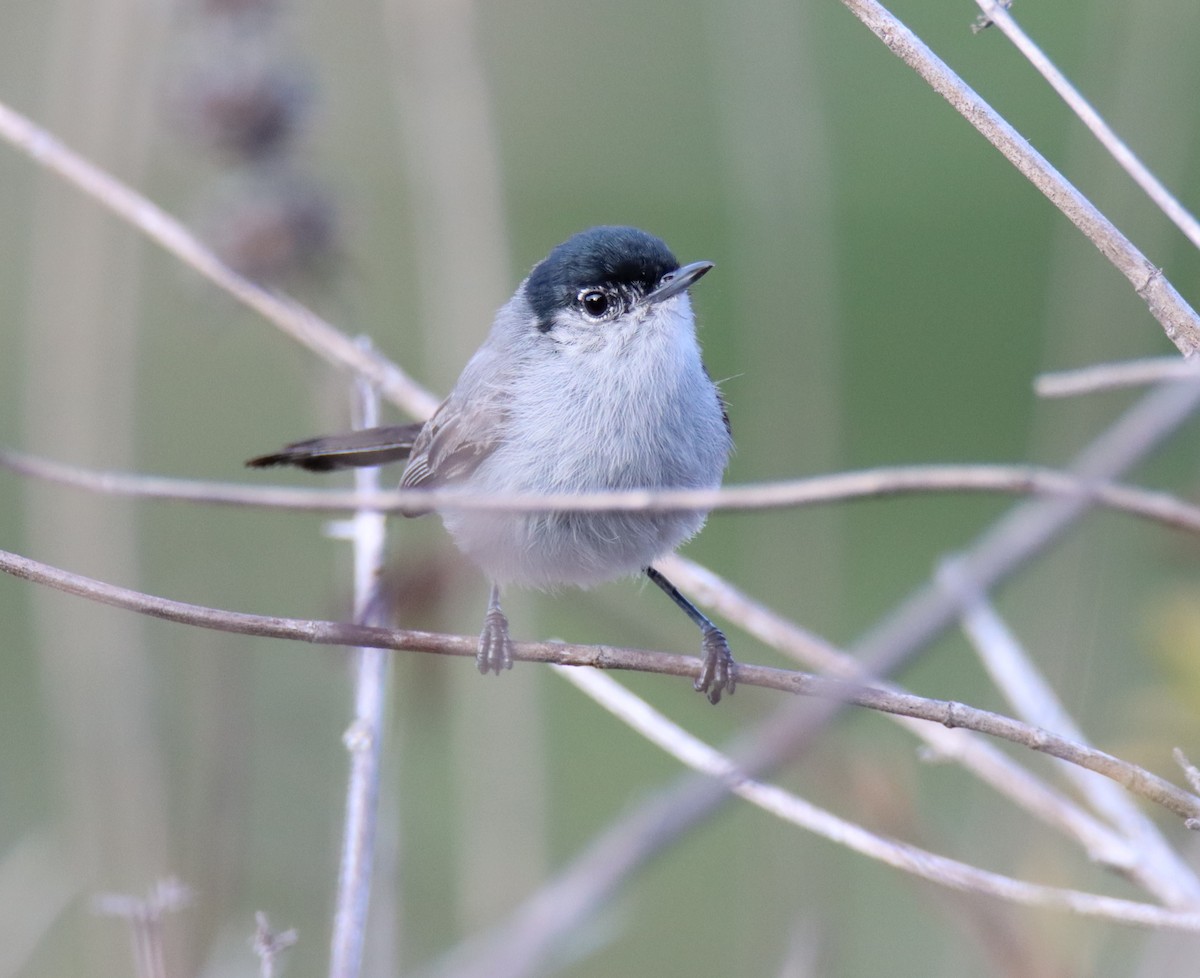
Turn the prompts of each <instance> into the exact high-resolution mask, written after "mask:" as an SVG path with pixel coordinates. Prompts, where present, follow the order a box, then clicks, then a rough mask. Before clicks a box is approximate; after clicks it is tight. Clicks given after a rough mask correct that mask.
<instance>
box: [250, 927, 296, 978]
mask: <svg viewBox="0 0 1200 978" xmlns="http://www.w3.org/2000/svg"><path fill="white" fill-rule="evenodd" d="M297 939H298V938H297V935H296V931H295V930H294V929H288V930H285V931H283V932H282V933H279V934H276V933H274V932H273V931H272V930H271V921H270V920H268V919H267V915H266V914H265V913H263V912H262V911H261V910H260V911H259V912H258V913H256V914H255V915H254V937H253V939H252V940H251V942H250V946H251V947H252V948H253V949H254V953H255V955H256V956H257V957H258V974H259V978H276V976H277V975H278V974H279V972H280V966H279V960H280V958H281V957H282V956H283V952H284V951H286V950H287V949H288V948H290V947H294V946H295V944H296V941H297Z"/></svg>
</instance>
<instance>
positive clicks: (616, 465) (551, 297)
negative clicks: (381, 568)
mask: <svg viewBox="0 0 1200 978" xmlns="http://www.w3.org/2000/svg"><path fill="white" fill-rule="evenodd" d="M713 267H714V266H713V263H712V262H708V261H696V262H692V263H690V264H687V265H682V266H681V265H680V264H679V262H678V261H677V260H676V258H675V256H674V254H673V253H672V252H671V250H670V249H669V248H668V247H667V245H666V244H665V243H664V242H663V241H662V240H661V239H659V238H657V237H655V236H654V235H652V234H649V233H648V232H646V231H642V230H639V229H637V228H633V227H623V226H600V227H593V228H589V229H587V230H585V231H581V232H579V233H577V234H575V235H573V236H572V237H570V238H568V239H567V240H566V241H564V242H562V243H561V244H559V245H557V246H556V247H555V248H553V249H552V250H551V251H550V253H549V254H548V255H547V256H546V258H544V259H543V260H542V261H540V262H538V263H537V264H536V265H535V266H534V267H533V269H532V270H531V271H530V273H529V275H528V276H527V277H526V278H525V279H524V280H523V281H522V282H521V283H520V284H519V285H518V287H517V289H516V292H515V293H514V294H513V296H512V298H511V299H510V300H509V301H508V302H507V303H505V305H503V306H502V307H501V308H500V310H499V311H498V312H497V313H496V317H495V320H494V321H493V324H492V327H491V330H490V332H489V333H488V335H487V337H486V339H485V340H484V342H483V344H482V345H481V346H480V347H479V349H478V350H477V351H476V352H475V354H474V355H473V356H472V357H471V359H470V360H469V361H468V363H467V365H466V367H465V368H464V369H463V371H462V374H461V375H460V377H459V379H458V381H457V382H456V383H455V385H454V388H453V389H452V391H451V393H450V395H449V396H448V397H447V398H446V399H445V401H443V402H442V404H441V405H440V406H439V407H438V408H437V410H436V411H435V412H434V413H433V415H432V416H431V417H430V418H429V419H428V420H427V421H425V422H424V423H418V424H406V425H391V426H385V427H380V428H370V429H365V430H359V431H355V432H351V433H348V434H342V435H331V436H322V437H318V438H310V439H306V440H304V441H299V442H294V443H292V444H290V445H287V446H285V447H284V448H283V449H281V450H280V451H278V452H274V453H272V454H269V455H261V456H258V457H256V458H253V459H250V460H249V461H248V462H247V463H246V464H247V465H249V466H252V467H257V468H262V467H267V466H274V465H294V466H299V467H301V468H304V469H308V470H310V471H317V472H327V471H333V470H337V469H342V468H349V467H353V466H360V465H376V464H382V463H384V462H392V461H400V460H403V459H407V465H406V467H405V469H404V472H403V474H402V476H401V478H400V488H401V489H438V488H455V489H462V490H465V491H467V492H468V493H470V494H471V495H479V496H484V497H486V496H491V495H505V496H508V495H512V494H559V493H587V492H600V491H610V490H626V489H629V490H633V489H643V490H647V489H648V490H656V489H660V490H670V489H715V488H717V487H718V486H719V485H720V484H721V479H722V476H723V474H724V471H725V468H726V466H727V464H728V460H729V457H730V454H731V452H732V450H733V438H732V431H731V428H730V423H729V415H728V413H727V411H726V405H725V400H724V398H723V396H722V394H721V392H720V390H719V389H718V387H717V385H716V384H715V383H714V382H713V380H712V378H711V377H710V375H709V373H708V371H707V369H706V368H705V366H704V363H703V360H702V358H701V351H700V346H699V341H698V338H697V335H696V321H695V316H694V314H693V311H692V306H691V302H690V299H689V295H688V290H689V289H690V287H691V286H693V285H694V284H695V283H696V282H697V281H699V279H700V278H702V277H703V276H704V275H706V274H707V273H708V272H709V271H711V270H712V268H713ZM439 515H440V516H441V519H442V522H443V524H444V526H445V528H446V530H447V531H448V532H449V534H450V536H451V538H452V539H453V540H454V542H455V544H456V545H457V546H458V548H459V549H460V550H461V551H462V552H463V553H465V554H466V556H467V557H468V558H470V560H472V561H473V562H474V563H475V564H476V565H477V566H478V567H480V568H481V569H482V571H483V572H484V574H485V575H486V576H487V578H488V580H489V582H490V585H491V589H490V595H489V601H488V608H487V613H486V615H485V618H484V625H483V629H482V630H481V632H480V636H479V642H478V648H477V655H476V663H477V666H478V668H479V671H480V672H482V673H484V674H486V673H488V672H494V673H496V674H499V673H500V672H501V671H503V670H505V669H509V668H511V667H512V657H513V648H512V639H511V637H510V634H509V623H508V619H507V617H506V616H505V614H504V612H503V610H502V608H501V604H500V593H501V587H502V586H507V585H515V586H523V587H532V588H536V589H541V590H554V589H557V588H559V587H561V586H564V585H566V586H574V587H580V588H588V587H591V586H592V585H595V584H600V583H602V582H605V581H610V580H615V579H617V578H621V577H627V576H632V575H635V574H645V575H646V577H648V578H649V580H651V581H653V582H654V584H655V585H657V586H658V587H659V588H660V589H662V590H663V591H664V592H665V593H666V594H667V596H668V597H670V598H671V600H672V601H673V602H674V603H675V604H676V605H677V606H678V607H679V608H680V609H682V610H683V611H684V613H685V614H686V615H687V616H688V618H689V619H691V621H692V622H693V623H694V624H695V625H696V626H697V627H698V628H699V629H700V633H701V651H702V659H703V661H702V667H701V670H700V673H699V675H698V676H697V678H696V680H695V683H694V685H695V688H696V689H697V690H698V691H700V692H702V693H704V694H706V696H707V698H708V700H709V701H710V702H712V703H714V704H716V703H717V702H719V701H720V699H721V697H722V695H723V694H732V693H733V691H734V689H735V687H736V663H735V661H734V658H733V655H732V653H731V652H730V649H729V643H728V641H727V640H726V638H725V635H724V633H723V632H722V631H721V629H720V628H718V627H717V626H716V625H715V624H714V623H713V622H712V621H711V620H710V619H709V618H708V617H707V616H705V615H704V614H703V613H702V612H701V611H700V610H699V609H698V608H697V607H696V606H695V605H693V604H692V603H691V602H690V601H689V600H688V599H687V598H686V597H684V595H683V594H682V593H680V591H679V590H678V589H677V588H676V587H675V586H674V585H673V584H672V583H671V582H670V581H669V580H668V579H667V578H666V577H665V576H664V575H663V574H662V572H661V571H659V570H658V569H657V568H656V567H655V566H654V564H655V562H656V561H657V560H660V559H661V558H663V557H664V556H667V555H669V554H671V553H673V552H674V551H675V550H676V549H677V548H678V547H679V546H680V545H681V544H683V543H684V542H685V541H687V540H688V539H690V538H691V537H692V536H694V535H695V534H696V533H697V532H698V531H699V530H700V528H701V527H702V526H703V525H704V522H705V520H706V518H707V515H708V514H707V512H706V511H703V510H674V511H655V512H650V511H640V512H633V511H625V512H612V511H610V512H597V511H587V512H572V511H545V512H519V513H518V512H499V511H494V510H493V511H488V510H483V509H465V508H458V509H452V508H443V509H441V510H440V511H439Z"/></svg>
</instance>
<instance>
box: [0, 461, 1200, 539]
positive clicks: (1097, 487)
mask: <svg viewBox="0 0 1200 978" xmlns="http://www.w3.org/2000/svg"><path fill="white" fill-rule="evenodd" d="M0 467H2V468H7V469H9V470H10V471H13V472H17V473H20V474H22V475H27V476H31V477H33V478H38V479H43V480H45V481H49V482H55V483H58V484H60V485H66V486H73V487H75V488H79V489H86V490H88V491H91V492H101V493H106V494H110V495H117V496H131V497H136V498H150V499H164V500H171V501H183V502H199V503H206V504H210V505H217V506H265V507H270V508H272V509H295V510H304V511H317V512H324V511H330V510H334V511H339V510H355V509H357V510H369V511H371V512H378V513H395V512H409V513H411V512H413V511H416V510H432V509H449V508H458V509H481V510H492V511H499V512H529V511H535V510H573V511H577V512H587V511H595V510H619V511H641V510H667V509H711V510H763V509H787V508H799V507H802V506H815V505H820V504H824V503H837V502H850V501H853V500H856V499H872V498H879V497H887V496H906V495H915V494H922V493H933V492H949V493H962V492H968V493H1007V494H1026V493H1030V494H1038V495H1045V496H1058V497H1063V498H1080V499H1088V500H1090V501H1093V502H1095V503H1096V504H1098V505H1100V506H1104V507H1107V508H1109V509H1113V510H1117V511H1118V512H1123V513H1126V514H1128V515H1130V516H1137V517H1141V518H1143V519H1148V520H1152V521H1154V522H1156V523H1160V524H1162V525H1164V526H1167V527H1170V528H1171V529H1176V530H1186V531H1187V532H1189V533H1200V507H1197V506H1193V505H1191V504H1190V503H1187V502H1185V501H1183V500H1181V499H1179V498H1178V497H1177V496H1172V495H1171V494H1170V493H1164V492H1157V491H1154V490H1150V489H1142V488H1139V487H1136V486H1123V485H1116V484H1112V483H1101V484H1095V483H1091V482H1085V481H1083V480H1081V479H1079V478H1076V477H1074V476H1072V475H1071V474H1070V473H1068V472H1063V471H1060V470H1057V469H1047V468H1042V467H1040V466H1032V465H908V466H897V467H890V468H879V469H864V470H862V471H859V472H838V473H834V474H832V475H822V476H815V477H810V478H807V479H789V480H783V481H779V482H761V483H755V484H753V485H745V486H725V487H723V488H720V489H687V490H679V489H673V490H653V491H651V490H633V491H627V490H622V491H614V492H590V493H578V494H568V493H559V494H554V495H529V494H521V495H488V496H471V495H469V494H466V493H463V492H456V491H453V490H447V491H430V490H414V489H410V490H403V491H401V490H394V491H390V492H380V491H373V492H370V493H365V492H362V491H359V490H353V491H351V490H338V489H293V488H285V487H281V486H261V487H260V486H248V485H245V484H242V483H228V482H208V481H205V480H200V479H175V478H170V477H165V476H148V475H137V474H133V473H122V472H100V471H96V470H94V469H85V468H81V467H78V466H73V465H66V464H64V463H62V462H55V461H52V460H49V459H43V458H38V457H37V456H34V455H26V454H23V453H21V452H13V451H9V450H7V449H0Z"/></svg>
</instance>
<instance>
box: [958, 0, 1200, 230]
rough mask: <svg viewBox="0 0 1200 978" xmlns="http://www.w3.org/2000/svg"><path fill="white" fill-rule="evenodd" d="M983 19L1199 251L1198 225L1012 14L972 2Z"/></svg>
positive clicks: (987, 2) (988, 1)
mask: <svg viewBox="0 0 1200 978" xmlns="http://www.w3.org/2000/svg"><path fill="white" fill-rule="evenodd" d="M975 2H976V4H977V5H978V6H979V9H980V10H982V11H983V16H984V17H985V18H986V20H987V22H988V23H989V24H993V25H995V26H996V27H998V28H999V29H1000V31H1001V32H1002V33H1003V34H1004V36H1005V37H1007V38H1008V39H1009V40H1010V41H1012V42H1013V44H1014V45H1015V46H1016V48H1017V50H1018V51H1020V52H1021V53H1022V54H1023V55H1025V58H1026V59H1027V60H1028V61H1029V63H1030V64H1031V65H1033V67H1034V68H1035V69H1036V70H1037V72H1038V74H1040V75H1041V76H1042V77H1043V78H1044V79H1046V81H1047V82H1049V84H1050V87H1051V88H1053V89H1054V90H1055V91H1056V92H1058V94H1059V96H1060V97H1061V98H1062V100H1063V101H1064V102H1066V103H1067V105H1068V106H1069V107H1070V109H1071V111H1072V112H1074V113H1075V114H1076V115H1077V116H1079V118H1080V120H1081V121H1082V122H1083V124H1084V125H1085V126H1087V127H1088V129H1089V130H1091V132H1092V135H1094V136H1095V137H1096V139H1097V140H1099V141H1100V145H1101V146H1103V147H1104V148H1105V149H1106V150H1108V153H1109V155H1110V156H1112V158H1113V159H1114V160H1116V161H1117V164H1118V165H1119V166H1120V167H1121V169H1123V170H1124V171H1125V172H1126V173H1128V174H1129V175H1130V176H1131V177H1132V178H1133V181H1134V183H1136V184H1137V185H1138V186H1139V187H1141V188H1142V190H1143V191H1144V192H1145V193H1146V196H1148V197H1149V198H1150V199H1151V200H1152V201H1153V202H1154V203H1155V205H1156V206H1157V207H1158V208H1159V210H1161V211H1162V212H1163V213H1164V214H1166V215H1167V217H1168V218H1170V220H1171V222H1172V223H1173V224H1174V225H1175V226H1176V227H1177V228H1179V230H1180V231H1182V232H1183V233H1184V235H1185V236H1186V237H1187V239H1188V240H1189V241H1190V242H1191V243H1192V245H1193V247H1196V248H1200V223H1198V222H1197V221H1196V219H1195V218H1194V217H1193V216H1192V215H1191V214H1190V213H1189V212H1188V210H1187V208H1185V207H1184V206H1183V205H1182V204H1181V203H1180V202H1179V200H1178V199H1177V198H1176V197H1175V195H1174V194H1172V193H1171V192H1170V191H1169V190H1168V189H1167V188H1166V187H1165V186H1163V184H1162V182H1161V181H1160V180H1159V179H1158V178H1157V177H1156V176H1155V175H1154V174H1153V173H1151V172H1150V170H1149V169H1147V168H1146V166H1145V165H1144V164H1143V163H1142V161H1141V160H1139V159H1138V158H1137V156H1136V155H1135V154H1134V152H1133V150H1131V149H1130V148H1129V146H1128V145H1127V144H1126V143H1125V141H1124V140H1123V139H1121V137H1120V136H1118V135H1117V134H1116V133H1115V132H1114V131H1113V129H1112V127H1111V126H1109V124H1108V123H1107V122H1105V121H1104V119H1103V118H1102V117H1101V116H1100V113H1099V112H1097V111H1096V110H1095V109H1094V108H1092V106H1091V104H1090V103H1089V102H1088V100H1087V99H1085V98H1084V97H1083V94H1082V93H1081V92H1080V91H1079V89H1077V88H1076V87H1075V86H1074V85H1072V84H1071V82H1070V81H1068V80H1067V77H1066V75H1064V74H1063V73H1062V72H1061V71H1059V70H1058V68H1057V66H1056V65H1055V64H1054V62H1053V61H1051V60H1050V59H1049V58H1048V57H1047V56H1046V54H1045V52H1044V51H1042V49H1041V48H1039V47H1038V46H1037V44H1035V43H1034V41H1033V39H1032V38H1031V37H1030V36H1029V35H1028V34H1026V33H1025V31H1023V30H1022V29H1021V27H1020V25H1019V24H1017V22H1016V20H1015V19H1014V18H1013V16H1012V14H1010V13H1009V12H1008V4H1007V3H997V2H996V0H975Z"/></svg>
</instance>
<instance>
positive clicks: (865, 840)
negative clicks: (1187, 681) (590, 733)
mask: <svg viewBox="0 0 1200 978" xmlns="http://www.w3.org/2000/svg"><path fill="white" fill-rule="evenodd" d="M556 671H557V672H558V674H559V675H560V676H562V677H563V678H564V679H566V680H567V681H568V682H570V683H571V684H572V685H574V686H575V687H576V688H578V689H580V690H581V691H582V692H584V693H585V694H586V695H588V696H590V697H591V698H592V699H593V700H595V701H596V702H597V703H599V704H600V705H601V706H603V707H604V708H605V709H606V710H608V711H609V712H610V713H612V714H613V715H614V716H616V717H618V718H619V719H620V720H622V721H623V722H624V723H626V724H627V725H628V726H630V727H632V728H633V729H634V730H636V731H637V732H638V733H640V734H641V735H642V736H644V737H646V738H647V739H648V740H650V741H651V742H652V743H654V744H657V745H658V746H659V747H661V748H662V749H663V750H665V751H666V752H667V753H668V754H670V755H671V756H672V757H674V758H676V759H677V760H679V761H681V762H682V763H684V764H686V765H687V766H688V767H690V768H691V769H692V770H694V771H699V772H700V773H702V774H707V775H709V776H710V777H713V778H717V779H719V780H721V781H723V782H725V783H726V785H727V786H728V788H729V790H730V791H731V792H733V793H734V794H736V795H738V796H739V797H741V798H744V799H745V800H746V801H748V802H750V803H751V804H753V805H757V806H758V807H759V808H762V809H764V810H765V811H768V812H770V813H772V814H773V815H776V816H778V817H779V818H782V819H784V820H785V821H788V822H791V823H792V824H794V825H798V826H800V827H801V828H804V829H807V830H808V831H810V832H813V833H815V834H817V835H820V836H823V837H824V838H826V839H829V840H831V841H833V842H835V843H837V844H838V845H842V846H845V847H846V848H848V849H852V850H854V851H855V852H859V853H861V854H863V855H865V856H867V857H869V858H871V859H876V860H878V861H880V862H883V863H886V864H888V865H890V866H894V867H896V868H897V869H900V870H903V871H904V872H907V873H911V874H913V875H915V876H919V877H921V878H923V879H927V880H929V881H931V882H933V883H937V884H939V885H941V886H947V887H950V888H951V889H955V890H963V891H966V892H970V893H980V894H984V895H987V896H992V897H996V898H997V899H1001V900H1006V901H1008V902H1011V903H1017V904H1024V905H1026V906H1037V907H1044V908H1048V909H1056V910H1067V911H1070V912H1072V913H1076V914H1079V915H1081V916H1088V917H1100V918H1103V919H1107V920H1112V921H1114V922H1117V923H1123V924H1133V925H1137V926H1149V927H1164V928H1172V929H1179V930H1187V931H1197V930H1200V913H1197V912H1190V913H1185V912H1181V911H1177V910H1174V911H1173V910H1165V909H1163V908H1162V907H1157V906H1154V905H1152V904H1146V903H1137V902H1134V901H1130V900H1119V899H1114V898H1112V897H1104V896H1098V895H1096V894H1092V893H1082V892H1080V891H1078V890H1067V889H1061V888H1059V887H1052V886H1042V885H1039V884H1036V883H1028V882H1025V881H1022V880H1016V879H1013V878H1012V877H1009V876H1002V875H1000V874H998V873H992V872H989V871H987V870H983V869H979V868H978V867H976V866H971V865H969V864H967V863H963V862H959V861H958V860H956V859H949V858H947V857H945V856H940V855H937V854H936V853H932V852H929V851H928V850H925V849H921V848H918V847H917V846H913V845H909V844H907V843H904V842H897V841H895V840H892V839H887V838H884V837H883V836H880V835H876V834H875V833H873V832H869V831H867V830H866V829H864V828H863V827H862V826H860V825H856V824H855V823H853V822H848V821H846V820H845V819H842V818H839V817H838V816H836V815H833V814H832V813H830V812H827V811H825V810H823V809H821V808H818V807H816V806H815V805H812V804H810V803H808V802H806V801H804V800H803V799H802V798H800V797H798V796H797V795H794V794H792V793H791V792H788V791H785V790H783V789H782V788H780V787H778V786H776V785H773V784H767V783H764V782H761V781H755V780H753V779H751V778H748V777H746V776H745V775H744V774H743V773H742V772H741V771H739V770H738V768H737V765H736V764H734V762H733V761H732V760H731V759H730V758H729V757H727V756H726V755H724V754H721V753H720V752H719V751H717V750H714V749H713V748H712V747H710V746H709V745H708V744H705V743H704V742H703V741H701V740H699V739H698V738H696V737H693V736H692V735H691V734H690V733H688V732H687V731H686V730H684V729H683V728H682V727H680V726H679V725H678V724H675V723H673V722H671V721H670V720H668V719H667V718H666V717H665V716H663V715H662V714H661V713H660V712H659V711H657V710H656V709H654V707H652V706H651V705H650V704H649V703H647V702H646V701H645V700H643V699H642V698H641V697H638V696H636V695H634V694H633V693H631V692H630V691H629V690H627V689H625V688H624V687H623V686H621V685H620V684H619V683H617V682H616V680H614V679H612V678H611V677H609V676H606V675H604V674H602V673H600V672H597V671H595V670H592V669H564V668H562V667H556Z"/></svg>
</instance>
